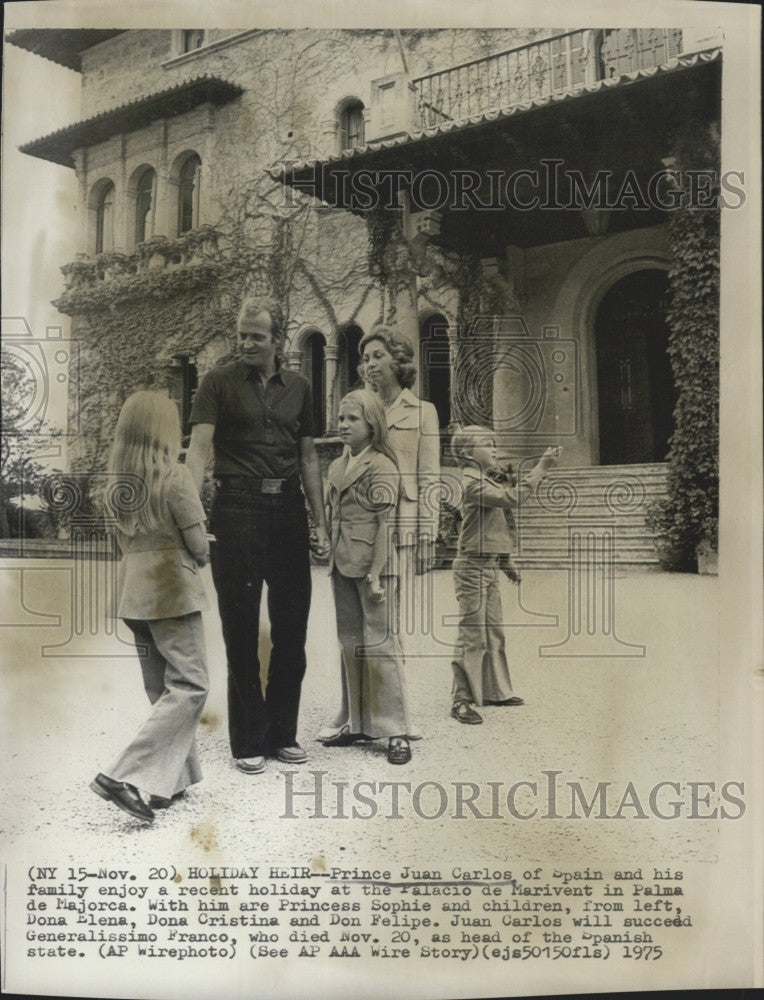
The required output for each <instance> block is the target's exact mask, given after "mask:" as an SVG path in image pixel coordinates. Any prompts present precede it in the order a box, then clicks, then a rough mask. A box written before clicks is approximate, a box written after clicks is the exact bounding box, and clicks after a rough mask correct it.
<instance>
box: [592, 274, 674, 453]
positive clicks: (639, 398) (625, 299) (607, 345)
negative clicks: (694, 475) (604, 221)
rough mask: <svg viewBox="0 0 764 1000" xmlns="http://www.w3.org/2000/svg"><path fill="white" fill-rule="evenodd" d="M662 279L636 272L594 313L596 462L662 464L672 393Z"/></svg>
mask: <svg viewBox="0 0 764 1000" xmlns="http://www.w3.org/2000/svg"><path fill="white" fill-rule="evenodd" d="M665 302H666V275H665V272H664V271H658V270H650V271H638V272H636V273H635V274H631V275H628V276H627V277H626V278H623V279H622V280H621V281H619V282H618V283H617V284H615V285H614V286H613V287H612V288H611V289H610V290H609V291H608V292H607V294H606V295H605V297H604V298H603V300H602V302H601V303H600V307H599V309H598V311H597V318H596V323H595V342H596V349H597V389H598V396H599V432H600V464H601V465H622V464H624V465H630V464H636V463H640V462H662V461H664V460H665V459H666V456H667V453H668V445H669V438H670V436H671V433H672V431H673V412H674V405H675V403H676V390H675V388H674V382H673V377H672V374H671V364H670V360H669V356H668V354H667V347H668V327H667V325H666V307H665Z"/></svg>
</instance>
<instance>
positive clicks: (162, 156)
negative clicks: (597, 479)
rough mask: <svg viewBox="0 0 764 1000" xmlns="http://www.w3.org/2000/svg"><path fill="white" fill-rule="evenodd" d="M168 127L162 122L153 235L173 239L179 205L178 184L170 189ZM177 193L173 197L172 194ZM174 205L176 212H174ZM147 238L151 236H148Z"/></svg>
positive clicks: (175, 234) (175, 232)
mask: <svg viewBox="0 0 764 1000" xmlns="http://www.w3.org/2000/svg"><path fill="white" fill-rule="evenodd" d="M167 129H168V124H167V122H166V121H164V122H162V142H161V146H160V152H159V163H158V164H157V174H156V190H155V194H154V197H155V198H156V203H155V204H154V205H153V206H152V208H153V213H152V214H153V216H154V224H153V226H152V232H151V236H166V237H168V238H169V239H172V238H173V237H174V236H177V221H176V215H177V206H178V199H177V194H178V186H177V184H175V185H174V191H172V192H171V190H170V177H169V165H168V163H167ZM173 194H174V195H175V197H174V198H173V197H172V195H173ZM173 205H174V206H175V213H173V212H172V209H173ZM147 238H150V237H148V236H147Z"/></svg>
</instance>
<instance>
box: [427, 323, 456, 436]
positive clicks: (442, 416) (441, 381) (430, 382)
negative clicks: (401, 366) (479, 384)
mask: <svg viewBox="0 0 764 1000" xmlns="http://www.w3.org/2000/svg"><path fill="white" fill-rule="evenodd" d="M451 364H452V362H451V345H450V343H449V340H448V321H447V320H446V318H445V317H444V316H439V315H435V316H430V317H429V318H428V319H426V320H425V321H424V322H423V323H422V325H421V327H420V330H419V370H420V372H421V378H422V395H423V396H424V398H425V399H428V400H429V401H430V402H431V403H432V404H433V405H434V407H435V409H436V410H437V411H438V423H439V424H440V426H441V427H448V425H449V423H450V421H451Z"/></svg>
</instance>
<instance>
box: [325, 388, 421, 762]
mask: <svg viewBox="0 0 764 1000" xmlns="http://www.w3.org/2000/svg"><path fill="white" fill-rule="evenodd" d="M339 430H340V437H341V438H342V440H343V442H344V444H345V445H346V448H345V452H344V454H343V455H342V456H341V457H340V458H338V459H336V461H334V462H333V463H332V465H331V466H330V468H329V476H328V480H329V489H328V498H327V505H328V509H327V513H328V521H329V530H330V537H331V541H332V558H331V564H330V572H331V576H332V588H333V591H334V603H335V611H336V616H337V634H338V637H339V641H340V646H341V650H342V689H343V690H342V695H343V698H342V700H343V711H344V710H345V709H346V717H345V718H344V719H341V720H340V722H339V725H338V726H337V727H336V732H335V733H334V734H333V735H332V736H329V737H328V738H326V739H325V740H324V746H328V747H339V746H348V745H349V744H351V743H354V742H356V741H357V740H359V739H362V738H364V737H366V738H369V739H379V738H384V737H387V738H388V747H387V759H388V761H389V762H390V763H391V764H407V763H408V762H409V761H410V760H411V748H410V744H409V739H408V736H409V728H410V726H409V715H408V703H407V698H406V685H405V680H404V676H403V656H402V653H401V646H400V641H399V639H398V635H397V632H396V630H395V629H394V627H393V622H394V614H395V603H396V588H397V583H398V579H397V572H398V568H397V566H398V560H397V554H396V549H395V545H394V544H393V540H394V528H395V513H396V509H397V505H398V494H399V476H398V469H397V466H396V463H395V457H394V455H393V452H392V449H391V448H390V445H389V442H388V435H387V426H386V422H385V413H384V410H383V408H382V406H381V404H380V402H379V400H378V398H377V397H376V395H375V394H374V393H371V392H369V391H368V390H367V389H357V390H355V391H354V392H351V393H349V394H348V395H347V396H345V398H344V399H343V400H342V402H341V403H340V413H339Z"/></svg>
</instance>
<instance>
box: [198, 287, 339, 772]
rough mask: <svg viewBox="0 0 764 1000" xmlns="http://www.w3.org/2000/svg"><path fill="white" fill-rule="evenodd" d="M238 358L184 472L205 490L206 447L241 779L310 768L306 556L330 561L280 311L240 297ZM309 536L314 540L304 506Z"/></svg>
mask: <svg viewBox="0 0 764 1000" xmlns="http://www.w3.org/2000/svg"><path fill="white" fill-rule="evenodd" d="M237 331H238V345H239V352H240V360H239V361H236V362H234V363H233V364H229V365H221V366H220V367H218V368H214V369H212V371H210V372H208V373H207V375H205V377H204V378H203V379H202V382H201V385H200V386H199V389H198V391H197V393H196V397H195V398H194V404H193V407H192V408H191V423H192V424H193V431H192V433H191V444H190V446H189V450H188V455H187V458H186V464H187V465H188V467H189V468H190V470H191V473H192V475H193V477H194V480H195V482H196V484H197V487H201V483H202V479H203V476H204V470H205V468H206V466H207V461H208V458H209V453H210V447H212V448H213V449H214V454H215V482H216V486H217V489H216V493H215V500H214V502H213V506H212V518H211V525H210V527H211V530H212V532H213V534H214V535H215V538H216V545H215V546H214V547H213V553H212V559H211V562H212V575H213V579H214V581H215V589H216V590H217V595H218V606H219V608H220V618H221V620H222V623H223V637H224V639H225V645H226V653H227V657H228V731H229V736H230V741H231V752H232V754H233V757H234V760H235V762H236V766H237V767H238V768H239V770H241V771H244V772H245V773H247V774H257V773H259V772H260V771H262V770H263V769H264V767H265V757H266V756H269V755H272V756H275V757H276V758H277V759H278V760H280V761H283V762H285V763H288V764H300V763H303V762H304V761H305V760H306V755H305V751H304V750H303V749H302V747H300V746H299V744H298V743H297V713H298V710H299V706H300V687H301V684H302V679H303V676H304V674H305V638H306V632H307V624H308V611H309V608H310V590H311V582H310V561H309V548H310V547H312V548H313V550H314V551H315V552H316V553H317V554H318V555H321V556H326V555H328V553H329V539H328V536H327V532H326V521H325V515H324V502H323V489H322V482H321V470H320V466H319V462H318V456H317V455H316V449H315V445H314V444H313V417H312V413H313V410H312V403H311V393H310V385H309V383H308V381H307V380H306V379H305V378H303V376H302V375H299V374H297V373H296V372H291V371H287V370H286V369H285V368H283V367H282V366H281V364H280V361H279V359H278V357H277V350H278V349H279V348H280V347H281V344H282V341H283V336H284V330H283V319H282V314H281V309H280V307H279V305H278V304H277V303H276V302H274V301H273V300H271V299H268V298H251V299H247V300H246V301H245V302H244V304H243V305H242V308H241V312H240V313H239V319H238V322H237ZM301 484H302V488H303V489H304V491H305V494H306V495H307V498H308V500H309V502H310V505H311V508H312V511H313V518H314V521H315V533H314V536H313V538H312V539H309V532H308V520H307V514H306V510H305V498H304V496H303V493H302V490H301V489H300V485H301ZM263 582H265V583H266V584H267V586H268V613H269V616H270V623H271V643H272V651H271V658H270V664H269V667H268V681H267V685H266V688H265V694H263V690H262V685H261V683H260V662H259V660H258V655H257V647H258V640H259V635H260V597H261V593H262V587H263Z"/></svg>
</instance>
